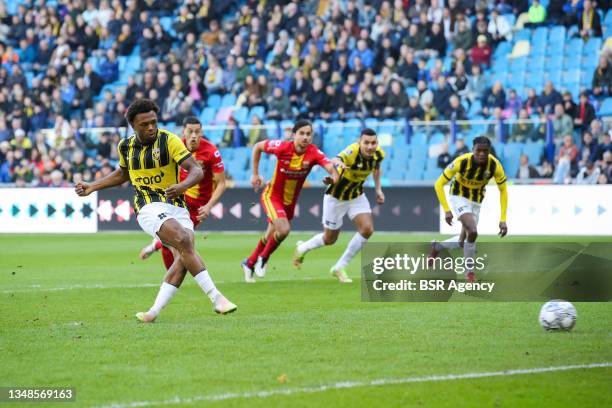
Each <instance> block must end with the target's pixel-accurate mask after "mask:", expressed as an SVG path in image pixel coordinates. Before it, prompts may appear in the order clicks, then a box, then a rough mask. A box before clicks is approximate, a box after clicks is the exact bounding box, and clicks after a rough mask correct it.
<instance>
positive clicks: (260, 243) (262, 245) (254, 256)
mask: <svg viewBox="0 0 612 408" xmlns="http://www.w3.org/2000/svg"><path fill="white" fill-rule="evenodd" d="M267 243H268V240H267V239H266V237H265V236H262V237H261V238H260V239H259V241H258V242H257V246H256V247H255V250H254V251H253V253H252V254H251V256H249V257H248V258H247V265H248V266H249V268H253V266H254V265H255V262H257V257H258V256H259V254H261V251H263V249H264V248H265V247H266V244H267Z"/></svg>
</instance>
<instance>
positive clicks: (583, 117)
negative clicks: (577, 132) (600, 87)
mask: <svg viewBox="0 0 612 408" xmlns="http://www.w3.org/2000/svg"><path fill="white" fill-rule="evenodd" d="M593 119H595V108H593V105H591V103H590V102H589V95H588V93H587V92H586V91H583V92H580V102H579V104H578V106H577V107H576V109H575V114H574V126H575V127H577V128H579V129H581V130H583V131H584V130H587V129H588V128H589V125H590V123H591V122H592V121H593Z"/></svg>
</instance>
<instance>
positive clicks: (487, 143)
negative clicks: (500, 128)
mask: <svg viewBox="0 0 612 408" xmlns="http://www.w3.org/2000/svg"><path fill="white" fill-rule="evenodd" d="M473 144H474V146H476V145H479V144H481V145H485V146H487V147H491V140H489V138H488V137H486V136H478V137H477V138H475V139H474V142H473Z"/></svg>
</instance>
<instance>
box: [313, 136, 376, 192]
mask: <svg viewBox="0 0 612 408" xmlns="http://www.w3.org/2000/svg"><path fill="white" fill-rule="evenodd" d="M336 157H338V158H339V159H340V160H342V163H344V165H345V166H346V168H345V169H341V170H340V172H339V173H340V178H339V179H338V182H337V183H335V184H332V185H330V186H329V187H328V188H327V190H326V191H325V194H329V195H331V196H332V197H334V198H337V199H338V200H342V201H348V200H352V199H354V198H357V197H359V196H360V195H361V194H363V183H365V181H366V180H367V178H368V176H369V175H370V174H371V173H372V172H373V171H374V170H376V169H380V163H381V162H382V161H383V159H384V158H385V152H384V151H383V149H381V147H380V146H378V147H377V148H376V151H375V152H374V154H373V155H372V157H371V158H369V159H365V158H364V157H362V156H361V154H360V152H359V143H353V144H351V145H349V146H347V147H346V148H345V149H344V150H343V151H341V152H340V153H339V154H338V156H336Z"/></svg>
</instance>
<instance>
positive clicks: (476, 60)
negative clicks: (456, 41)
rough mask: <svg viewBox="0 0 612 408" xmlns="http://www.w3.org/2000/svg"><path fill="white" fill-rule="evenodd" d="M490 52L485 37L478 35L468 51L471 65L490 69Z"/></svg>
mask: <svg viewBox="0 0 612 408" xmlns="http://www.w3.org/2000/svg"><path fill="white" fill-rule="evenodd" d="M535 1H537V0H535ZM492 52H493V51H492V49H491V47H490V46H489V45H488V44H487V37H486V36H485V35H482V34H481V35H479V36H478V40H477V43H476V46H475V47H472V49H471V50H470V57H471V59H472V63H473V64H476V65H481V66H486V67H487V68H488V67H490V66H491V55H492Z"/></svg>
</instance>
